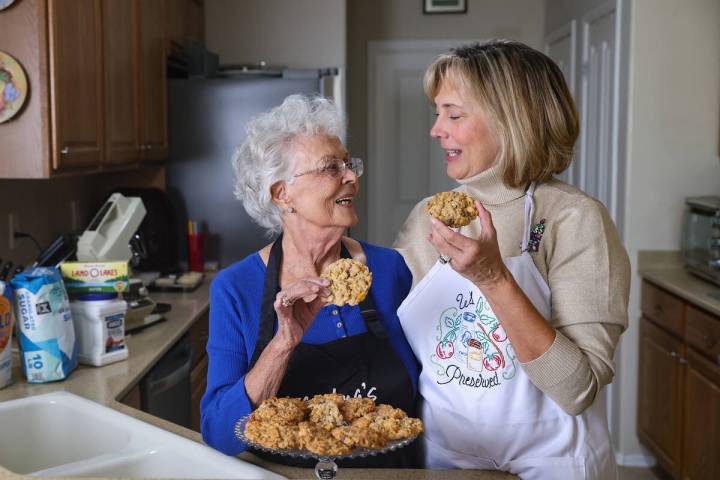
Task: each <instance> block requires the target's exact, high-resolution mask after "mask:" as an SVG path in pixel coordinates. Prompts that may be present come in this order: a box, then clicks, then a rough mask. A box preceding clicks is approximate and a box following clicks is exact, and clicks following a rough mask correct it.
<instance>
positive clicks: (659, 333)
mask: <svg viewBox="0 0 720 480" xmlns="http://www.w3.org/2000/svg"><path fill="white" fill-rule="evenodd" d="M683 353H684V352H683V345H682V342H681V341H680V340H678V339H676V338H674V337H672V336H671V335H670V334H668V333H666V332H664V331H663V330H662V329H660V328H658V327H656V326H655V325H654V324H653V323H652V322H650V321H649V320H648V319H646V318H642V319H641V320H640V366H639V383H638V387H639V390H638V419H637V422H638V425H637V429H638V436H639V437H640V439H641V440H642V441H644V442H645V443H646V444H648V445H650V446H651V447H652V450H653V452H654V453H655V454H656V456H657V460H658V463H659V464H660V465H662V466H663V468H665V469H666V470H667V471H668V472H670V473H672V474H673V475H674V476H675V477H676V478H677V477H678V475H679V471H680V470H679V467H680V456H681V455H682V450H681V447H682V443H681V436H682V424H681V419H682V411H683V410H682V401H683V393H682V392H683V365H682V364H681V363H680V361H679V359H681V358H682V355H683Z"/></svg>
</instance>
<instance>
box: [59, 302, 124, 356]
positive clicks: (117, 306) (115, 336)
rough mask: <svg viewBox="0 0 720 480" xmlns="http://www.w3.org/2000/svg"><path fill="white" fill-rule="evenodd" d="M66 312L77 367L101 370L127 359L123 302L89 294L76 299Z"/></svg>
mask: <svg viewBox="0 0 720 480" xmlns="http://www.w3.org/2000/svg"><path fill="white" fill-rule="evenodd" d="M70 309H71V310H72V317H73V324H74V326H75V336H76V337H77V345H78V360H79V361H80V363H82V364H85V365H94V366H96V367H101V366H103V365H107V364H109V363H113V362H118V361H120V360H125V359H126V358H127V357H128V348H127V345H126V344H125V312H127V303H125V300H122V299H120V298H118V297H117V294H114V293H89V294H85V295H78V296H77V298H75V299H74V300H73V301H72V302H70Z"/></svg>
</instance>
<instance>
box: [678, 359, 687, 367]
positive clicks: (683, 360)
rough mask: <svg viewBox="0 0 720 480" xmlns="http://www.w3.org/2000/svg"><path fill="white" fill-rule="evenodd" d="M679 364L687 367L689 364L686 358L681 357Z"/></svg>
mask: <svg viewBox="0 0 720 480" xmlns="http://www.w3.org/2000/svg"><path fill="white" fill-rule="evenodd" d="M678 362H680V363H681V364H682V365H685V364H686V363H687V360H686V359H685V357H680V358H679V359H678Z"/></svg>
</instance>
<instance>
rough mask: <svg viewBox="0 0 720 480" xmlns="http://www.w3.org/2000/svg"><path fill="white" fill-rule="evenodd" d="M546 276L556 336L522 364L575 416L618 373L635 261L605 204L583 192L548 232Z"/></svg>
mask: <svg viewBox="0 0 720 480" xmlns="http://www.w3.org/2000/svg"><path fill="white" fill-rule="evenodd" d="M546 235H549V236H550V237H549V241H548V242H547V249H546V252H545V254H546V255H547V269H548V270H547V278H548V285H549V286H550V291H551V302H552V318H551V323H552V324H553V326H555V328H556V330H557V334H556V337H555V341H554V342H553V344H552V345H551V346H550V348H549V349H548V350H547V351H546V352H545V353H544V354H543V355H541V356H540V357H538V358H536V359H535V360H533V361H531V362H528V363H524V364H522V366H523V369H524V370H525V372H526V373H527V375H528V376H529V377H530V379H531V380H532V382H533V383H534V384H535V385H536V386H537V387H538V388H540V390H542V391H543V392H544V393H545V394H547V395H548V396H549V397H550V398H552V399H553V400H554V401H555V402H556V403H557V404H558V405H559V406H560V407H561V408H562V409H563V410H564V411H566V412H567V413H569V414H571V415H578V414H580V413H582V412H583V411H584V410H585V409H586V408H588V407H589V406H590V405H591V404H592V402H593V400H594V399H595V396H596V395H597V393H598V392H599V391H600V390H601V389H602V387H604V386H605V385H607V384H609V383H610V382H611V381H612V379H613V376H614V374H615V364H614V360H613V356H614V353H615V347H616V345H617V342H618V340H619V338H620V334H621V333H622V332H623V330H624V329H625V327H626V326H627V305H628V296H629V289H630V262H629V260H628V256H627V253H626V252H625V249H624V247H623V246H622V244H621V243H620V239H619V236H618V234H617V231H616V229H615V226H614V224H613V223H612V221H611V220H610V218H609V215H608V214H607V211H606V210H605V208H604V207H603V206H602V205H601V204H599V203H598V202H596V201H595V200H593V199H590V198H585V199H582V200H580V201H579V202H577V203H576V204H575V205H573V206H572V207H569V208H568V209H566V211H565V212H562V213H561V214H560V215H559V216H558V218H556V219H555V222H554V225H553V226H552V227H550V228H549V230H548V231H546Z"/></svg>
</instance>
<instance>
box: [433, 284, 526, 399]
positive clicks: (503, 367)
mask: <svg viewBox="0 0 720 480" xmlns="http://www.w3.org/2000/svg"><path fill="white" fill-rule="evenodd" d="M455 304H456V306H452V307H448V308H446V309H445V310H443V311H442V313H441V314H440V318H439V319H438V320H437V325H436V328H435V331H436V336H435V340H436V342H437V343H436V346H435V351H434V352H433V353H432V354H431V355H430V362H431V363H432V364H433V365H435V366H436V367H437V368H436V369H435V373H436V375H437V377H438V384H445V383H448V382H449V381H452V380H454V379H459V380H460V381H461V383H463V384H465V385H469V386H470V384H474V385H472V386H481V385H483V384H484V383H489V384H492V386H494V385H497V384H499V383H498V382H499V381H500V379H499V378H498V380H497V382H484V381H483V377H482V376H481V377H479V378H476V379H475V380H476V381H473V380H471V378H472V377H477V374H478V373H480V374H482V373H485V374H486V375H495V376H496V372H499V373H501V376H502V378H503V379H504V380H510V379H511V378H513V377H514V376H515V373H516V372H517V366H516V364H515V358H516V356H515V351H514V350H513V348H512V344H511V343H510V342H509V340H508V337H507V334H506V333H505V330H504V329H503V327H502V326H501V325H500V322H499V321H498V319H497V318H496V317H495V314H494V313H493V311H492V309H491V308H490V305H488V304H487V303H486V302H485V299H484V298H483V297H482V296H481V297H480V298H479V299H478V300H475V298H474V292H473V291H470V292H469V293H468V294H467V295H465V294H463V293H458V294H457V296H456V297H455Z"/></svg>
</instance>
